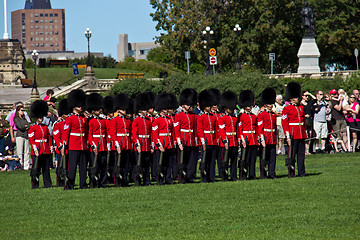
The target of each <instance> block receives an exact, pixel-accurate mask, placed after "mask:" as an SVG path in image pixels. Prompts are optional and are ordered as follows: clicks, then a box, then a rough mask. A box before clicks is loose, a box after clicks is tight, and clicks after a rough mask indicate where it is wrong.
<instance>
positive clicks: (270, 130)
mask: <svg viewBox="0 0 360 240" xmlns="http://www.w3.org/2000/svg"><path fill="white" fill-rule="evenodd" d="M264 132H275V129H266V128H264Z"/></svg>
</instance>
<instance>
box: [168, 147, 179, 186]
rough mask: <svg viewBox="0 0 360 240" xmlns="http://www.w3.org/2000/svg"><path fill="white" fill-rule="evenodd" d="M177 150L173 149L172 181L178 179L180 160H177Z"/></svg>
mask: <svg viewBox="0 0 360 240" xmlns="http://www.w3.org/2000/svg"><path fill="white" fill-rule="evenodd" d="M177 152H178V150H177V149H172V150H171V154H170V160H169V166H170V169H171V177H172V180H173V181H174V180H176V179H177V177H178V160H177V156H178V154H177Z"/></svg>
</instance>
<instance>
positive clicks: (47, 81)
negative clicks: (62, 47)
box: [26, 67, 154, 87]
mask: <svg viewBox="0 0 360 240" xmlns="http://www.w3.org/2000/svg"><path fill="white" fill-rule="evenodd" d="M84 71H85V69H83V68H82V69H79V78H80V79H81V78H82V77H83V76H84ZM26 72H27V74H28V77H29V78H30V79H32V80H33V79H34V69H33V68H28V69H26ZM94 72H95V76H96V77H97V78H98V79H114V78H116V76H117V74H118V73H135V72H137V71H132V70H127V69H118V68H94ZM74 77H75V76H74V73H73V69H72V68H62V67H54V68H37V69H36V81H37V83H38V86H39V87H55V86H58V85H64V86H66V85H68V84H64V82H66V81H68V80H70V79H72V80H71V81H70V83H73V82H75V81H76V79H73V78H74ZM144 77H146V78H152V77H154V76H152V75H149V74H147V73H145V76H144Z"/></svg>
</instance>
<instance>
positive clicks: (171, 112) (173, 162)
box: [167, 93, 179, 181]
mask: <svg viewBox="0 0 360 240" xmlns="http://www.w3.org/2000/svg"><path fill="white" fill-rule="evenodd" d="M168 96H169V109H168V110H167V113H168V117H169V118H170V119H171V121H172V124H173V125H174V122H175V111H176V109H177V108H178V107H179V105H178V102H177V99H176V96H175V95H174V94H173V93H169V94H168ZM173 140H174V149H173V150H172V153H171V156H170V160H169V161H170V162H169V166H170V168H171V174H172V179H173V181H174V180H176V179H177V177H178V159H177V150H178V149H177V144H176V139H175V131H174V132H173Z"/></svg>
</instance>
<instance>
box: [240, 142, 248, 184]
mask: <svg viewBox="0 0 360 240" xmlns="http://www.w3.org/2000/svg"><path fill="white" fill-rule="evenodd" d="M247 140H248V135H246V139H245V143H247ZM240 144H241V142H240ZM246 146H247V145H245V147H242V144H241V145H240V149H241V156H240V163H239V168H240V170H239V178H240V179H241V180H243V179H246V175H247V172H248V166H247V162H246V155H245V152H246Z"/></svg>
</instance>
